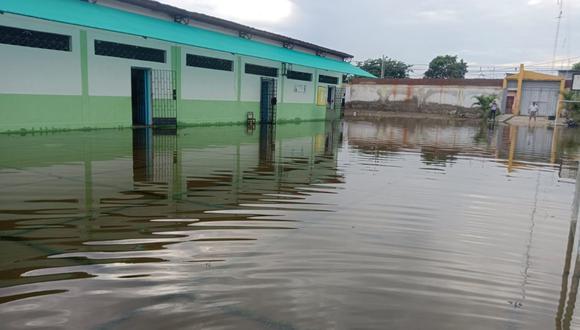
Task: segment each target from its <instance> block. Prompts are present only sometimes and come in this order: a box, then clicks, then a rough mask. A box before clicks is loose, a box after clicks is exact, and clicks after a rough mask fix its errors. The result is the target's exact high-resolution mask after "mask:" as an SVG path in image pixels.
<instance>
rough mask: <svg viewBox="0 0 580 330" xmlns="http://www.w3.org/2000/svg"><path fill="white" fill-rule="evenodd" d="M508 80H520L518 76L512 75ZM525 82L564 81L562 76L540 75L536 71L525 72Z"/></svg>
mask: <svg viewBox="0 0 580 330" xmlns="http://www.w3.org/2000/svg"><path fill="white" fill-rule="evenodd" d="M506 79H507V80H518V74H517V73H515V74H511V75H508V76H507V77H506ZM524 80H535V81H562V77H560V76H552V75H549V74H545V73H539V72H534V71H528V70H524Z"/></svg>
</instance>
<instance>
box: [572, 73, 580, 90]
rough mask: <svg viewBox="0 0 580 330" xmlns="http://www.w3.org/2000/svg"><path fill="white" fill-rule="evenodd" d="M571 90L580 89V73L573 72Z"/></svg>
mask: <svg viewBox="0 0 580 330" xmlns="http://www.w3.org/2000/svg"><path fill="white" fill-rule="evenodd" d="M572 90H573V91H580V74H575V75H573V76H572Z"/></svg>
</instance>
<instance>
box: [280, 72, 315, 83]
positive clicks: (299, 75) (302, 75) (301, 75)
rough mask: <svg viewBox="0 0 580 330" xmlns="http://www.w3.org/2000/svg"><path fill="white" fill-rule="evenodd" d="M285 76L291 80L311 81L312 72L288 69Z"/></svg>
mask: <svg viewBox="0 0 580 330" xmlns="http://www.w3.org/2000/svg"><path fill="white" fill-rule="evenodd" d="M286 77H288V79H293V80H302V81H312V73H308V72H300V71H291V70H289V71H288V72H287V73H286Z"/></svg>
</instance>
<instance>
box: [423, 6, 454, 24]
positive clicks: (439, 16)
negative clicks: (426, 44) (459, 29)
mask: <svg viewBox="0 0 580 330" xmlns="http://www.w3.org/2000/svg"><path fill="white" fill-rule="evenodd" d="M417 16H418V17H419V18H421V19H424V20H427V21H432V22H446V21H452V20H455V19H456V18H457V11H455V10H453V9H436V10H424V11H420V12H418V13H417Z"/></svg>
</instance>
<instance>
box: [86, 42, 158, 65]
mask: <svg viewBox="0 0 580 330" xmlns="http://www.w3.org/2000/svg"><path fill="white" fill-rule="evenodd" d="M95 55H101V56H110V57H120V58H128V59H132V60H141V61H149V62H159V63H165V51H164V50H162V49H155V48H147V47H140V46H133V45H127V44H119V43H116V42H110V41H103V40H95Z"/></svg>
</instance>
